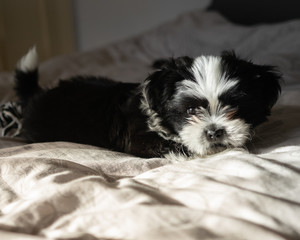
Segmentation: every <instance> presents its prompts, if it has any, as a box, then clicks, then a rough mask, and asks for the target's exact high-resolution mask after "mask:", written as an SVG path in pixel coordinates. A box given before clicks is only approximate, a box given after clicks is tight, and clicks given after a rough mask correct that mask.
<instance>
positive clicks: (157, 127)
mask: <svg viewBox="0 0 300 240" xmlns="http://www.w3.org/2000/svg"><path fill="white" fill-rule="evenodd" d="M192 63H193V59H192V58H189V57H180V58H176V59H173V58H172V59H168V60H164V61H163V64H161V65H160V67H159V68H160V70H157V71H155V72H154V73H152V74H150V76H149V77H148V78H147V79H146V80H145V82H144V83H143V84H142V85H141V93H142V96H141V97H142V98H141V101H142V102H141V108H142V110H143V112H144V113H145V114H146V115H147V116H148V126H149V128H150V129H151V130H153V131H156V132H158V134H159V135H161V136H163V137H164V138H165V139H171V138H172V137H170V136H171V135H172V132H173V129H172V127H171V126H170V125H169V124H168V121H167V119H168V112H169V109H168V107H169V106H170V104H169V103H170V101H172V99H173V96H174V93H175V91H176V88H177V83H178V82H180V81H182V80H184V79H190V78H192V77H193V75H192V73H191V66H192Z"/></svg>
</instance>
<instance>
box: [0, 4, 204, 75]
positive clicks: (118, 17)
mask: <svg viewBox="0 0 300 240" xmlns="http://www.w3.org/2000/svg"><path fill="white" fill-rule="evenodd" d="M209 2H210V1H209V0H185V1H182V0H164V1H160V0H152V1H148V0H124V1H122V0H109V1H107V0H26V1H24V0H0V70H1V71H11V70H13V69H14V67H15V64H16V61H17V60H18V59H19V58H20V56H22V55H23V54H24V53H25V52H26V51H27V49H28V48H30V47H31V46H32V45H34V44H36V45H37V47H38V51H39V54H40V58H41V60H45V59H48V58H50V57H53V56H56V55H60V54H65V53H70V52H73V51H84V50H90V49H92V48H97V47H101V46H104V45H105V44H108V43H111V42H115V41H117V40H121V39H125V38H129V37H131V36H133V35H137V34H139V33H142V32H144V31H146V30H149V29H151V28H153V27H155V26H157V25H159V24H161V23H163V22H165V21H168V20H171V19H173V18H174V17H176V16H177V15H179V14H181V13H184V12H186V11H190V10H193V9H198V8H200V7H201V8H203V6H208V4H209Z"/></svg>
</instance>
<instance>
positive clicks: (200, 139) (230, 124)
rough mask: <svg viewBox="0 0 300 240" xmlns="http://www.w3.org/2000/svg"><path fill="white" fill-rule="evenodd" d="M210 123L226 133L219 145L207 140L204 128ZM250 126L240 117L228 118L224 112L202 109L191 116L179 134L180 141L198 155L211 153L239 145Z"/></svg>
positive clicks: (247, 136) (247, 133) (245, 136)
mask: <svg viewBox="0 0 300 240" xmlns="http://www.w3.org/2000/svg"><path fill="white" fill-rule="evenodd" d="M211 124H214V125H215V126H217V127H220V128H223V129H225V131H226V133H225V136H224V138H223V139H222V141H220V142H218V144H219V146H215V145H214V143H211V142H209V141H207V138H206V136H205V129H207V127H208V126H209V125H211ZM249 128H250V126H249V125H248V124H246V123H245V122H244V121H243V120H242V119H229V118H228V116H226V114H225V113H223V114H220V115H210V114H209V113H208V111H207V110H204V109H203V110H202V113H201V116H199V117H196V116H194V118H191V119H190V120H189V123H187V124H186V125H185V126H184V127H183V128H182V130H181V131H180V133H179V135H180V137H181V140H182V143H183V144H184V145H185V146H186V147H187V148H188V149H189V150H190V151H191V152H194V153H197V154H199V155H202V156H203V155H208V154H213V153H216V152H219V151H222V150H224V149H226V148H233V147H241V146H243V145H244V144H245V142H246V140H247V139H248V138H249Z"/></svg>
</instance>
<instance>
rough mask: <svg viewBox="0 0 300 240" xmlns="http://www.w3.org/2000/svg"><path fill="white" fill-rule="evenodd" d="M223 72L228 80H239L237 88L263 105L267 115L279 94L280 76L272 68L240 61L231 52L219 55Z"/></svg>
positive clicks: (276, 70) (243, 60) (248, 61)
mask: <svg viewBox="0 0 300 240" xmlns="http://www.w3.org/2000/svg"><path fill="white" fill-rule="evenodd" d="M221 58H222V67H223V71H224V72H225V74H226V75H227V77H229V78H232V79H234V78H236V79H239V88H240V90H241V91H243V92H247V93H249V94H250V95H252V97H253V98H256V99H257V102H260V103H261V104H263V107H264V108H265V112H266V114H267V115H268V114H269V113H270V110H271V108H272V107H273V105H274V104H275V103H276V101H277V99H278V97H279V95H280V92H281V82H282V74H281V73H280V72H279V71H278V69H277V68H276V67H274V66H268V65H257V64H254V63H253V62H252V61H251V60H245V59H241V58H239V57H237V56H236V54H235V53H234V52H233V51H225V52H223V53H222V55H221Z"/></svg>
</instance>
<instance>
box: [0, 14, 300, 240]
mask: <svg viewBox="0 0 300 240" xmlns="http://www.w3.org/2000/svg"><path fill="white" fill-rule="evenodd" d="M299 39H300V20H294V21H290V22H286V23H281V24H274V25H258V26H254V27H242V26H237V25H233V24H231V23H229V22H228V21H226V20H225V19H224V18H222V17H221V16H220V15H218V14H216V13H205V12H201V11H195V12H192V13H188V14H185V15H183V16H182V17H180V18H178V19H176V20H174V21H172V22H169V23H167V24H165V25H163V26H160V27H158V28H156V29H154V30H152V31H150V32H147V33H145V34H142V35H141V36H138V37H136V38H132V39H129V40H126V41H123V42H119V43H116V44H113V45H111V46H108V47H107V48H105V49H99V50H95V51H91V52H85V53H76V54H73V55H69V56H62V57H59V58H55V59H51V60H49V61H47V62H45V63H43V64H42V65H41V77H42V79H43V80H42V81H43V84H45V85H54V84H55V82H56V80H57V79H58V78H64V77H68V76H71V75H74V74H78V73H79V74H101V75H106V76H110V77H114V78H117V79H119V80H122V81H135V82H139V81H142V80H143V79H144V78H145V76H146V75H147V73H148V72H149V71H151V69H150V67H149V65H150V63H151V61H152V60H153V59H155V58H158V57H166V56H177V55H192V56H195V55H200V54H202V53H204V54H217V53H219V52H220V51H221V50H224V49H235V50H236V51H237V52H238V54H240V55H242V56H246V57H247V56H248V57H251V58H253V59H254V61H255V62H259V63H265V64H273V65H278V66H279V67H280V69H281V70H282V72H283V73H284V77H285V84H284V88H283V93H282V97H281V100H280V102H279V103H278V104H277V106H276V107H275V109H274V113H273V116H272V117H271V118H270V121H269V122H268V123H266V124H264V125H263V126H261V127H259V128H258V129H257V131H256V134H255V136H254V137H253V140H252V142H251V143H249V144H248V146H247V149H248V150H247V149H235V150H231V151H225V152H222V153H220V154H217V155H213V156H210V157H207V158H195V159H188V160H189V161H184V160H187V159H178V158H175V157H172V156H170V157H169V158H153V159H141V158H137V157H133V156H129V155H126V154H122V153H117V152H112V151H109V150H105V149H101V148H97V147H93V146H87V145H79V144H74V143H67V142H54V143H39V144H25V143H24V142H23V141H22V140H21V139H9V138H2V139H1V141H0V143H1V145H0V146H1V148H2V149H1V150H0V170H1V175H0V196H1V197H0V206H1V213H0V239H6V240H7V239H8V240H9V239H22V240H23V239H227V240H235V239H243V240H245V239H249V240H253V239H257V240H261V239H262V240H269V239H271V240H275V239H276V240H277V239H293V240H296V239H300V111H299V110H300V94H299V93H300V41H299ZM24 51H26V50H24ZM0 84H1V89H0V93H1V99H2V102H5V101H7V100H10V99H13V91H12V75H11V74H9V73H2V74H1V75H0Z"/></svg>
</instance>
